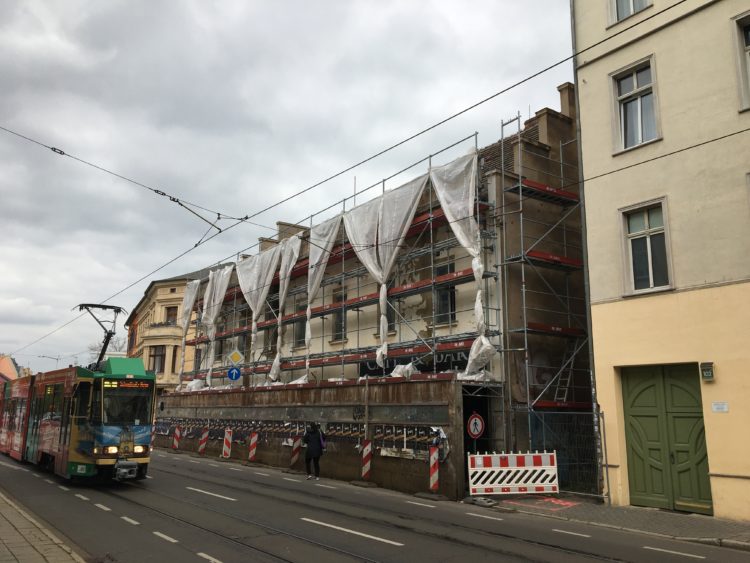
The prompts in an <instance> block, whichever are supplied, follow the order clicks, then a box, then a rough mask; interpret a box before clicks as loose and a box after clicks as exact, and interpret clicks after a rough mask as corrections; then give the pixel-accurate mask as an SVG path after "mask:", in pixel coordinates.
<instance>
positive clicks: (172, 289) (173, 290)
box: [169, 287, 177, 293]
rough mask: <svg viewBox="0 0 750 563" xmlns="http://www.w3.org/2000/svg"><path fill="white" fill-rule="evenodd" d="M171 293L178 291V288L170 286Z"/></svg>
mask: <svg viewBox="0 0 750 563" xmlns="http://www.w3.org/2000/svg"><path fill="white" fill-rule="evenodd" d="M169 293H177V288H176V287H170V288H169Z"/></svg>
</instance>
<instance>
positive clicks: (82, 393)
mask: <svg viewBox="0 0 750 563" xmlns="http://www.w3.org/2000/svg"><path fill="white" fill-rule="evenodd" d="M73 400H74V401H75V412H74V414H73V416H76V417H85V416H86V415H87V414H88V412H89V401H90V400H91V383H89V382H88V381H82V382H80V383H79V384H78V386H77V387H76V391H75V393H74V394H73Z"/></svg>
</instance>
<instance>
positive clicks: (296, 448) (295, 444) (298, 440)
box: [289, 436, 302, 467]
mask: <svg viewBox="0 0 750 563" xmlns="http://www.w3.org/2000/svg"><path fill="white" fill-rule="evenodd" d="M301 451H302V436H295V437H294V438H292V457H291V458H290V459H289V467H293V466H294V464H295V463H297V460H298V459H299V453H300V452H301Z"/></svg>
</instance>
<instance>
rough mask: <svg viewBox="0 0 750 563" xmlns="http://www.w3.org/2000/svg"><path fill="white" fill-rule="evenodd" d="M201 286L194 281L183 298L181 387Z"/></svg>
mask: <svg viewBox="0 0 750 563" xmlns="http://www.w3.org/2000/svg"><path fill="white" fill-rule="evenodd" d="M200 285H201V280H192V281H189V282H188V283H187V285H186V286H185V295H184V296H183V297H182V318H181V319H180V326H181V327H182V347H181V348H180V350H181V352H180V354H181V356H182V357H181V359H180V374H179V376H178V378H179V383H180V387H181V386H182V374H183V373H184V372H185V340H186V339H187V331H188V328H189V327H190V317H192V316H193V305H195V298H196V297H197V296H198V288H199V287H200Z"/></svg>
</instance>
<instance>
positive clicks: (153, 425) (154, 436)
mask: <svg viewBox="0 0 750 563" xmlns="http://www.w3.org/2000/svg"><path fill="white" fill-rule="evenodd" d="M155 439H156V424H152V425H151V444H150V446H151V451H154V440H155Z"/></svg>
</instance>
